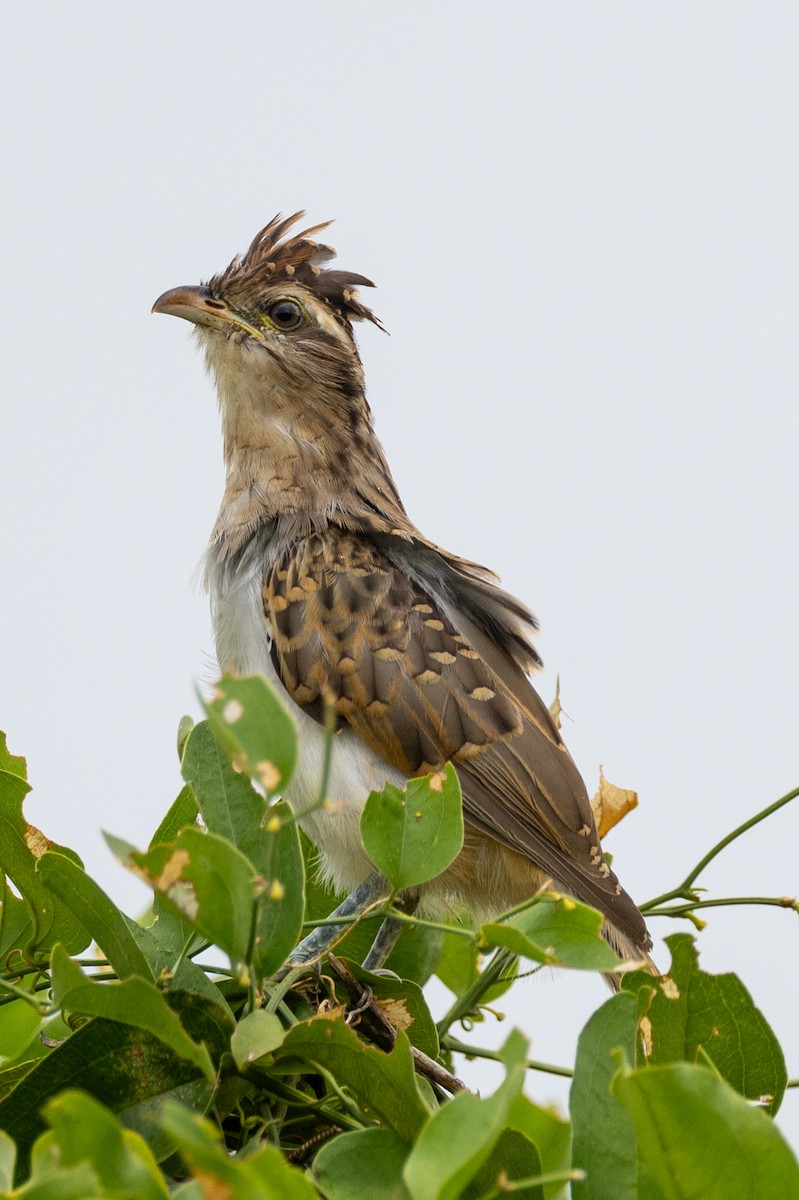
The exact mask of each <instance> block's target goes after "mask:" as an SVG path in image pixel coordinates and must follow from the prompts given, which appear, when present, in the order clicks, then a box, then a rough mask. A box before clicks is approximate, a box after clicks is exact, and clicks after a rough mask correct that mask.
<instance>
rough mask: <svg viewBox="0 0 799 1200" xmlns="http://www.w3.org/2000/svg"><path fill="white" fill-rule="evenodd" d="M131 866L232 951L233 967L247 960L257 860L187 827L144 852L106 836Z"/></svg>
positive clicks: (198, 926) (206, 934)
mask: <svg viewBox="0 0 799 1200" xmlns="http://www.w3.org/2000/svg"><path fill="white" fill-rule="evenodd" d="M106 840H107V841H108V843H109V845H110V846H111V849H112V850H113V851H114V853H116V854H117V855H118V856H119V857H120V858H121V860H122V861H123V862H124V863H125V865H126V866H128V867H130V868H131V870H133V871H134V872H135V873H136V874H137V875H139V876H140V877H141V878H142V879H144V880H146V882H147V883H149V884H150V886H151V887H153V888H155V889H156V891H158V892H160V894H161V895H162V896H164V898H165V899H166V900H168V901H169V903H170V904H171V905H172V906H173V907H174V908H175V909H176V910H177V911H178V912H179V913H180V914H181V916H182V917H183V918H184V919H185V920H187V921H188V922H189V924H191V925H193V926H194V927H195V928H196V929H198V930H199V931H200V933H202V934H203V936H204V937H207V938H208V939H209V941H211V942H213V943H214V944H215V945H217V946H219V947H220V948H221V949H222V950H224V952H225V953H226V954H227V955H228V957H229V958H230V961H231V965H232V966H233V968H234V970H238V969H240V967H241V966H242V964H243V963H245V962H246V961H247V956H248V952H249V947H250V932H251V930H252V925H253V919H254V915H255V900H256V894H257V889H256V879H255V871H254V868H253V866H252V864H251V863H250V862H249V861H248V860H247V859H246V858H245V857H244V855H243V854H241V852H240V851H238V850H237V849H236V847H235V846H232V845H231V844H230V842H228V841H225V839H224V838H221V837H218V836H217V835H216V834H213V833H203V832H202V831H201V830H199V829H194V828H190V829H184V830H182V831H181V832H180V833H179V834H178V837H177V839H176V840H175V842H173V843H172V845H171V846H154V847H153V849H152V850H148V851H146V852H145V853H139V852H138V851H136V850H132V849H131V847H129V846H127V845H125V843H123V842H121V841H119V839H117V838H111V837H107V839H106Z"/></svg>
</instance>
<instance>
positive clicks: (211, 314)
mask: <svg viewBox="0 0 799 1200" xmlns="http://www.w3.org/2000/svg"><path fill="white" fill-rule="evenodd" d="M152 311H153V312H154V313H168V314H169V316H172V317H183V319H184V321H191V323H192V324H193V325H206V326H210V328H211V329H222V330H228V331H229V330H230V326H231V325H236V326H238V328H239V329H243V330H244V331H245V332H246V333H249V334H251V335H252V336H253V337H257V338H263V331H262V330H258V329H253V327H252V326H251V325H249V324H248V323H247V322H246V321H243V320H242V318H241V317H240V316H239V315H238V314H237V313H235V312H234V311H233V310H232V309H231V308H229V307H228V305H227V304H225V302H224V300H217V299H216V297H215V296H212V295H211V293H210V291H209V290H208V288H206V287H176V288H172V289H171V290H170V291H168V292H164V294H163V296H159V297H158V299H157V300H156V302H155V304H154V305H153V307H152Z"/></svg>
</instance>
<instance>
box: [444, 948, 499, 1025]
mask: <svg viewBox="0 0 799 1200" xmlns="http://www.w3.org/2000/svg"><path fill="white" fill-rule="evenodd" d="M515 957H516V956H515V955H514V954H511V953H510V951H508V950H496V951H495V952H494V954H492V956H491V958H490V959H489V960H488V962H487V963H486V965H485V967H484V968H483V970H482V971H481V972H480V975H479V976H478V978H477V979H476V980H475V981H474V983H473V984H472V985H471V987H469V988H467V989H466V991H465V992H464V993H463V995H462V996H460V997H459V998H458V999H457V1000H456V1001H455V1003H454V1004H453V1005H452V1007H451V1008H450V1009H449V1011H448V1012H446V1013H445V1014H444V1016H443V1017H442V1018H441V1020H440V1021H439V1022H438V1025H437V1028H438V1032H439V1036H441V1037H443V1035H444V1034H445V1033H446V1032H447V1030H448V1029H449V1027H450V1025H454V1024H455V1022H456V1021H460V1020H461V1018H462V1017H466V1016H468V1014H469V1013H471V1012H474V1010H475V1009H476V1008H477V1007H478V1006H479V1003H480V1000H481V999H482V997H483V996H484V995H485V993H486V992H487V991H489V989H490V988H492V987H493V986H494V984H495V983H498V982H499V981H500V979H501V977H502V975H503V973H504V972H505V971H506V970H508V969H509V968H510V967H511V966H512V965H513V962H514V960H515Z"/></svg>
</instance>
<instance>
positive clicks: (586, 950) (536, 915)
mask: <svg viewBox="0 0 799 1200" xmlns="http://www.w3.org/2000/svg"><path fill="white" fill-rule="evenodd" d="M601 926H602V917H601V915H600V914H599V913H598V912H596V910H595V909H593V908H589V907H588V906H587V905H586V904H580V903H579V901H577V900H573V899H572V898H571V896H556V895H553V894H551V893H542V894H541V895H540V896H539V897H538V898H537V899H536V901H535V903H534V904H532V905H531V906H530V907H529V908H526V909H524V910H523V911H522V912H519V913H516V914H514V916H512V917H509V918H508V920H507V921H503V922H501V923H499V922H496V923H491V924H488V925H481V927H480V934H481V937H482V939H483V941H484V943H485V945H487V946H490V947H494V946H502V947H504V948H505V949H506V950H510V951H511V953H513V954H518V955H519V956H520V957H523V958H531V959H532V960H533V962H539V963H553V964H554V963H557V964H558V965H560V966H563V967H577V968H580V969H581V970H585V971H611V970H613V968H614V967H617V966H618V964H619V959H618V958H617V957H616V955H615V954H614V953H613V951H612V950H611V948H610V946H609V945H608V944H607V942H606V941H605V940H604V938H603V937H601V936H600V933H599V930H600V928H601Z"/></svg>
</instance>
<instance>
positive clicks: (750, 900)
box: [646, 896, 799, 917]
mask: <svg viewBox="0 0 799 1200" xmlns="http://www.w3.org/2000/svg"><path fill="white" fill-rule="evenodd" d="M736 904H767V905H769V906H771V907H772V908H792V909H793V911H794V912H796V913H799V900H797V899H796V898H795V897H794V896H722V897H720V898H719V899H718V900H694V901H692V902H689V903H688V904H676V905H673V906H667V907H665V908H647V912H646V915H647V916H648V917H687V916H689V915H690V914H691V913H692V912H694V911H695V910H696V909H697V908H730V907H731V906H733V905H736Z"/></svg>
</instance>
